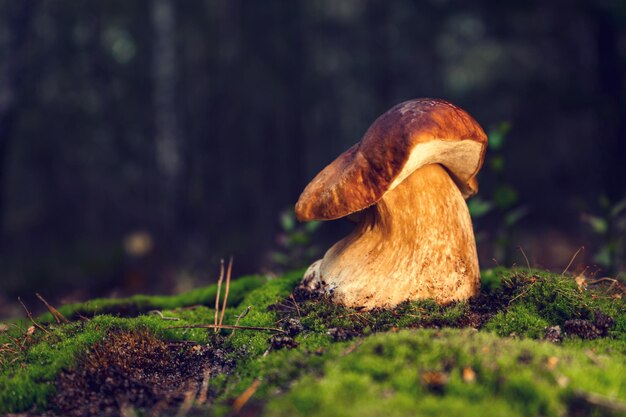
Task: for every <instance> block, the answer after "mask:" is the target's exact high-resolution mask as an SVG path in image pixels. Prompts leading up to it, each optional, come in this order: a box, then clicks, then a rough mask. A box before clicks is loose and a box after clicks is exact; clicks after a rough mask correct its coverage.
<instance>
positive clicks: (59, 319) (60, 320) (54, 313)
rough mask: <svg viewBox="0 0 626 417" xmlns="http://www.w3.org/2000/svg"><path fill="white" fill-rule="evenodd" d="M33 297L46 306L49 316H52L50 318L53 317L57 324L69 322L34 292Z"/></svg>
mask: <svg viewBox="0 0 626 417" xmlns="http://www.w3.org/2000/svg"><path fill="white" fill-rule="evenodd" d="M35 295H36V296H37V298H39V300H40V301H41V302H42V303H43V304H44V305H45V306H46V308H47V309H48V311H49V312H50V314H52V317H54V320H55V321H56V322H57V324H61V323H69V322H70V321H69V320H68V319H66V318H65V316H64V315H63V314H61V312H60V311H59V310H57V309H56V308H54V307H52V306H51V305H50V304H48V302H47V301H46V300H45V299H44V298H43V297H42V296H41V295H39V293H37V292H36V293H35Z"/></svg>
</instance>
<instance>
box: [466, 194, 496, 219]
mask: <svg viewBox="0 0 626 417" xmlns="http://www.w3.org/2000/svg"><path fill="white" fill-rule="evenodd" d="M467 208H468V209H469V212H470V215H471V216H472V217H474V218H480V217H483V216H484V215H485V214H487V213H489V212H490V211H491V210H492V209H493V204H491V202H490V201H485V200H483V199H482V198H480V197H476V198H473V199H471V200H469V201H468V202H467Z"/></svg>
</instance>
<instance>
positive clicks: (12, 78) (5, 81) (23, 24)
mask: <svg viewBox="0 0 626 417" xmlns="http://www.w3.org/2000/svg"><path fill="white" fill-rule="evenodd" d="M35 4H36V3H35V1H34V0H20V1H18V2H16V3H15V7H13V8H12V13H10V14H9V16H8V18H7V21H8V22H7V26H8V28H9V30H8V39H7V42H6V45H5V48H4V51H5V52H4V56H3V58H2V61H0V65H1V67H0V71H1V72H0V225H3V224H4V217H5V212H6V196H5V190H6V184H5V182H6V173H7V159H8V154H9V151H10V145H11V135H12V134H13V131H14V129H15V125H16V124H17V120H18V117H19V110H20V100H21V96H20V93H21V89H22V83H23V76H22V73H23V70H24V68H25V66H26V65H25V63H24V55H23V53H22V51H23V50H24V47H25V44H26V42H27V40H28V35H29V33H28V29H29V27H30V22H31V20H32V16H33V11H34V8H35ZM0 244H1V240H0Z"/></svg>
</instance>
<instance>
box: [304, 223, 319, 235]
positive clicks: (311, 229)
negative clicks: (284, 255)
mask: <svg viewBox="0 0 626 417" xmlns="http://www.w3.org/2000/svg"><path fill="white" fill-rule="evenodd" d="M321 225H322V222H319V221H312V222H308V223H306V224H305V225H304V229H305V230H306V231H307V232H309V233H313V232H315V231H316V230H317V229H319V227H320V226H321Z"/></svg>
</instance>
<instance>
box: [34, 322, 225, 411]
mask: <svg viewBox="0 0 626 417" xmlns="http://www.w3.org/2000/svg"><path fill="white" fill-rule="evenodd" d="M234 366H235V361H234V360H232V359H229V355H226V352H225V351H224V350H222V349H220V348H219V346H208V345H205V346H202V345H197V344H194V343H181V342H166V341H162V340H159V339H157V338H155V337H154V336H152V335H150V334H149V333H146V332H117V333H112V334H110V337H108V338H107V340H106V341H105V342H104V343H99V344H96V345H95V346H94V347H93V349H91V351H89V352H88V353H87V354H86V355H85V356H84V357H83V358H82V359H81V360H80V362H79V364H78V366H76V367H75V368H74V369H73V370H71V371H65V372H63V373H61V374H60V375H59V377H58V378H57V381H56V388H57V394H56V395H54V396H53V397H52V398H51V400H50V403H49V404H50V409H51V410H52V411H50V412H47V413H45V414H44V416H46V417H48V416H50V417H56V416H70V417H72V416H76V417H78V416H118V415H124V410H132V409H142V410H147V411H148V413H147V414H148V415H161V414H163V413H166V412H168V411H169V412H172V411H173V414H175V410H177V409H178V407H179V406H180V404H181V403H182V402H183V401H184V399H185V398H186V397H189V396H192V398H204V401H206V400H208V399H210V398H211V397H212V396H213V395H214V394H215V393H212V392H204V393H203V392H202V391H203V389H204V390H206V388H204V387H206V381H205V379H208V378H210V377H211V375H218V374H228V373H230V372H231V371H232V369H233V368H234ZM203 382H204V385H203ZM127 415H131V414H127Z"/></svg>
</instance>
